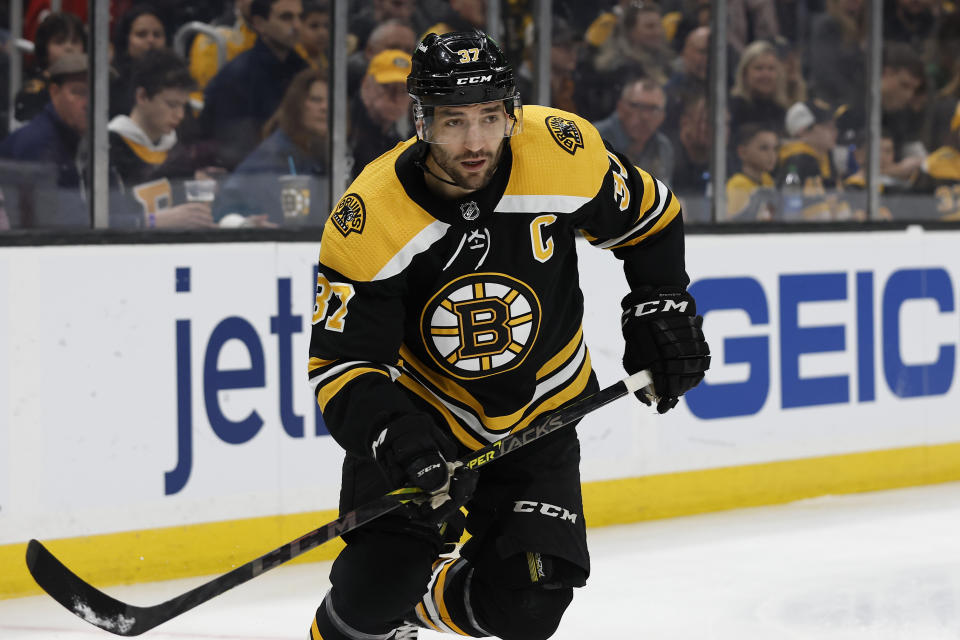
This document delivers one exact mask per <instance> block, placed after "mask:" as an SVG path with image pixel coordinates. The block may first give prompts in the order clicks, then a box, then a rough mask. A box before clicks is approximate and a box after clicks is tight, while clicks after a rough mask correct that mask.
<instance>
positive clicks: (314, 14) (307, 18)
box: [297, 0, 413, 70]
mask: <svg viewBox="0 0 960 640" xmlns="http://www.w3.org/2000/svg"><path fill="white" fill-rule="evenodd" d="M302 22H303V26H302V27H301V28H300V45H299V46H298V47H297V52H298V53H299V54H300V55H301V56H302V57H303V59H304V60H306V61H307V63H308V64H309V65H310V67H311V68H313V69H323V70H326V69H327V67H328V66H329V60H328V58H327V49H328V48H329V47H330V2H329V0H305V2H304V3H303V18H302ZM410 48H411V50H412V49H413V47H410Z"/></svg>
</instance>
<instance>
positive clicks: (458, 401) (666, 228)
mask: <svg viewBox="0 0 960 640" xmlns="http://www.w3.org/2000/svg"><path fill="white" fill-rule="evenodd" d="M407 88H408V91H409V93H410V95H411V97H412V98H413V101H414V105H413V111H414V119H415V124H416V130H417V137H416V138H415V139H411V140H408V141H406V142H403V143H401V144H399V145H397V147H395V148H394V149H393V150H392V151H389V152H387V153H386V154H384V155H383V156H381V157H380V158H378V159H376V160H374V161H373V162H372V163H370V164H369V165H368V166H367V167H366V169H364V171H363V172H362V173H361V174H360V176H359V177H358V178H357V179H356V180H355V181H354V182H353V184H352V185H351V186H350V187H349V189H348V190H347V193H346V194H345V195H344V196H343V198H342V199H341V200H340V202H339V204H338V205H337V206H336V208H335V209H334V211H333V212H332V213H331V215H330V218H329V219H328V221H327V223H326V227H325V228H324V233H323V241H322V243H321V247H320V264H319V274H318V277H317V289H316V304H315V306H314V313H313V329H312V338H311V344H310V362H309V371H310V374H309V375H310V379H311V382H312V384H313V385H314V388H315V390H316V397H317V402H318V403H319V405H320V407H321V409H322V411H323V417H324V419H325V421H326V424H327V426H328V428H329V430H330V433H331V434H332V435H333V437H334V438H335V439H336V441H337V442H338V443H339V444H340V445H341V446H343V448H344V449H346V452H347V454H346V459H345V461H344V467H343V485H342V488H341V499H340V508H341V510H343V511H346V510H350V509H353V508H354V507H355V506H358V505H360V504H363V503H364V502H366V501H369V500H371V499H374V498H376V497H379V496H381V495H383V494H384V493H386V492H388V491H389V490H391V489H393V488H396V487H399V486H403V485H407V486H416V487H419V488H420V489H422V490H424V491H426V492H430V493H432V494H433V499H432V500H431V501H430V502H427V503H425V504H423V505H420V506H419V507H410V508H408V510H407V511H406V512H405V513H402V514H399V515H394V514H390V515H387V516H384V517H382V518H379V519H377V520H374V521H373V522H371V523H370V524H368V525H365V526H363V527H361V528H360V529H358V530H356V531H354V532H352V533H350V534H347V535H345V536H344V537H345V539H346V542H347V546H346V548H345V549H344V550H343V552H341V554H340V556H339V557H338V558H337V560H336V561H335V562H334V565H333V568H332V571H331V575H330V579H331V582H332V585H333V586H332V589H331V590H330V592H329V593H328V594H327V595H326V597H325V598H324V600H323V602H322V603H321V604H320V606H319V608H318V610H317V612H316V616H315V618H314V621H313V623H312V625H311V630H310V634H311V638H313V640H320V639H322V640H348V639H349V640H372V639H379V640H395V639H400V638H415V637H416V633H417V632H416V628H417V627H422V628H430V629H435V630H440V631H444V632H448V633H454V634H459V635H461V636H468V637H488V636H495V637H499V638H503V639H506V640H539V639H545V638H548V637H550V636H551V635H552V634H553V633H554V631H555V630H556V629H557V626H558V625H559V623H560V618H561V616H562V615H563V612H564V610H565V609H566V607H567V606H568V605H569V604H570V601H571V599H572V597H573V588H574V587H582V586H583V585H584V584H586V580H587V576H588V574H589V571H590V561H589V555H588V552H587V545H586V532H585V528H584V518H583V510H582V501H581V493H580V475H579V460H580V450H579V443H578V441H577V435H576V432H575V430H574V429H562V430H559V431H557V432H555V433H554V434H552V435H550V436H547V437H544V438H542V439H541V440H538V441H537V442H536V443H533V444H531V445H530V446H529V447H524V448H523V449H521V450H518V451H516V452H515V453H512V454H510V455H507V456H504V457H503V458H502V459H501V460H498V461H497V462H495V463H491V464H490V465H489V466H485V467H482V470H481V471H479V472H478V471H465V470H464V469H463V468H456V467H455V465H452V464H450V463H451V462H452V461H455V460H456V459H457V458H458V457H460V456H462V455H465V454H466V453H467V452H468V451H470V450H476V449H479V448H480V447H482V446H484V445H486V444H488V443H491V442H494V441H497V440H498V439H500V438H501V437H503V436H504V435H506V434H508V433H510V432H511V431H515V430H519V429H523V428H524V427H525V426H527V425H529V424H530V422H531V421H532V420H533V419H534V418H536V417H537V416H540V415H543V414H545V413H548V412H550V411H552V410H554V409H556V408H557V407H559V406H561V405H563V404H565V403H567V402H569V401H571V400H575V399H577V398H580V397H582V396H585V395H587V394H590V393H592V392H594V391H596V390H597V388H598V384H597V381H596V378H595V376H594V374H593V372H592V370H591V366H590V356H589V353H588V351H587V348H586V346H585V345H584V341H583V330H582V326H581V320H582V315H583V296H582V293H581V291H580V289H579V287H578V273H577V263H576V253H575V248H576V247H575V244H576V242H575V236H576V235H577V234H578V233H580V234H582V235H583V236H584V237H585V238H586V239H587V240H588V241H589V243H590V244H593V245H595V246H597V247H600V248H604V249H610V250H612V251H613V253H614V255H616V256H617V257H618V258H620V259H621V260H623V264H624V270H625V272H626V277H627V281H628V283H629V285H630V293H629V295H628V296H627V297H626V298H625V299H624V301H623V308H624V312H623V331H624V336H625V339H626V340H625V341H626V348H625V355H624V365H625V367H626V369H627V371H628V372H636V371H639V370H641V369H644V368H650V369H652V370H653V372H654V383H655V387H656V390H657V393H658V394H659V395H660V396H661V400H660V401H659V404H658V407H657V408H658V410H659V411H660V412H661V413H662V412H666V411H667V410H669V409H670V408H672V407H673V406H674V405H676V403H677V400H678V398H679V397H680V396H681V395H683V394H684V393H685V392H686V391H688V390H689V389H691V388H692V387H694V386H695V385H696V384H698V383H699V382H700V380H701V379H702V378H703V374H704V371H705V370H706V369H707V367H708V366H709V361H710V358H709V355H708V354H709V349H708V347H707V343H706V341H705V340H704V337H703V333H702V330H701V323H702V319H701V318H700V316H698V315H697V314H696V307H695V303H694V301H693V299H692V298H691V297H690V295H689V294H688V293H687V292H686V285H687V284H688V282H689V279H688V277H687V274H686V272H685V267H684V240H683V227H682V218H681V216H680V205H679V202H678V201H677V199H676V198H675V197H674V196H673V194H672V193H671V192H670V190H669V189H668V188H667V187H666V186H665V185H664V184H663V183H661V182H660V181H658V180H657V179H656V178H655V177H653V176H651V175H650V174H648V173H646V172H644V171H643V170H642V169H637V168H635V167H633V166H631V164H630V163H629V161H628V160H627V159H626V158H625V157H624V156H623V155H620V154H618V153H617V152H616V151H614V150H612V149H609V148H607V147H606V145H605V144H604V141H603V140H602V139H601V138H600V136H599V134H597V132H596V130H595V129H594V128H593V126H592V125H591V124H590V123H589V122H587V121H586V120H584V119H582V118H580V117H578V116H576V115H574V114H571V113H567V112H563V111H559V110H556V109H551V108H546V107H538V106H527V107H523V106H522V105H521V103H520V98H519V95H518V94H517V91H516V89H515V81H514V73H513V70H512V68H511V66H510V65H509V64H508V62H507V61H506V60H505V58H504V56H503V53H502V52H501V50H500V49H499V48H498V47H497V45H496V44H495V43H494V42H493V41H492V40H490V39H489V38H487V36H486V35H485V34H484V33H483V32H481V31H469V32H452V33H447V34H444V35H437V34H433V33H431V34H428V35H427V36H426V37H425V38H424V39H423V40H422V41H421V42H420V44H419V45H418V46H417V48H416V50H415V51H414V54H413V61H412V67H411V72H410V75H409V78H408V80H407ZM433 506H436V508H435V509H434V508H433ZM461 506H465V507H466V509H467V511H468V515H467V516H466V529H467V531H468V532H469V534H470V536H471V537H470V539H469V541H468V542H467V543H466V544H465V545H464V546H463V548H462V549H461V553H460V555H459V557H441V556H440V553H441V551H443V550H444V548H445V545H446V544H449V543H450V542H455V541H457V540H458V539H459V537H460V533H461V528H462V526H463V522H462V520H463V516H462V512H461V511H460V507H461ZM394 513H396V512H394ZM414 625H415V626H414Z"/></svg>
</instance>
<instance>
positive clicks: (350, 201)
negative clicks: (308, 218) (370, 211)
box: [330, 193, 367, 237]
mask: <svg viewBox="0 0 960 640" xmlns="http://www.w3.org/2000/svg"><path fill="white" fill-rule="evenodd" d="M330 219H331V220H333V224H334V226H336V227H337V230H338V231H339V232H340V233H342V234H343V237H347V235H348V234H350V233H351V232H353V233H357V234H360V233H363V225H364V223H366V221H367V208H366V206H365V205H364V204H363V200H362V199H361V198H360V196H358V195H357V194H355V193H348V194H347V195H345V196H343V198H342V199H341V200H340V202H338V203H337V206H336V208H335V209H334V210H333V213H331V214H330Z"/></svg>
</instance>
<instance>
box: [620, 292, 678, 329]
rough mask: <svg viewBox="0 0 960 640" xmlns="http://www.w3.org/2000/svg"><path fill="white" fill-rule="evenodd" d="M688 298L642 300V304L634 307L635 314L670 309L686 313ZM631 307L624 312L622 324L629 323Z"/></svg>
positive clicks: (666, 311) (667, 310)
mask: <svg viewBox="0 0 960 640" xmlns="http://www.w3.org/2000/svg"><path fill="white" fill-rule="evenodd" d="M688 304H689V303H688V301H687V300H680V301H677V300H671V299H670V298H664V299H662V300H647V301H646V302H641V303H640V304H638V305H636V306H635V307H633V315H634V316H635V317H640V316H646V315H650V314H651V313H668V312H670V311H676V312H677V313H686V312H687V305H688ZM629 311H630V310H629V309H628V310H627V312H625V313H624V314H623V318H622V320H621V322H620V325H621V326H623V325H625V324H626V323H627V318H628V317H629Z"/></svg>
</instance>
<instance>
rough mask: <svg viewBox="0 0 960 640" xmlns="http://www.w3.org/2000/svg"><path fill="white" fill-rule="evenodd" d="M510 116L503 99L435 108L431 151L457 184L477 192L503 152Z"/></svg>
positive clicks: (492, 171) (485, 181) (488, 178)
mask: <svg viewBox="0 0 960 640" xmlns="http://www.w3.org/2000/svg"><path fill="white" fill-rule="evenodd" d="M508 123H509V118H508V117H507V113H506V112H505V111H504V108H503V103H502V102H499V101H497V102H486V103H483V104H470V105H463V106H454V107H437V108H436V111H435V112H434V117H433V121H432V123H431V125H430V127H431V129H432V130H433V131H434V133H433V136H432V137H433V140H434V141H435V142H436V144H431V145H430V154H431V155H432V156H433V159H434V160H435V161H436V163H437V164H438V165H439V166H440V168H441V169H443V171H444V172H445V173H446V174H447V176H449V178H450V179H451V180H452V181H453V182H455V183H457V186H459V187H461V188H462V189H466V190H467V191H476V190H477V189H482V188H483V187H485V186H486V185H487V184H489V182H490V180H491V178H493V174H494V172H495V171H496V170H497V163H498V162H499V161H500V155H501V154H502V153H503V145H504V132H505V131H506V129H507V126H508Z"/></svg>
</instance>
